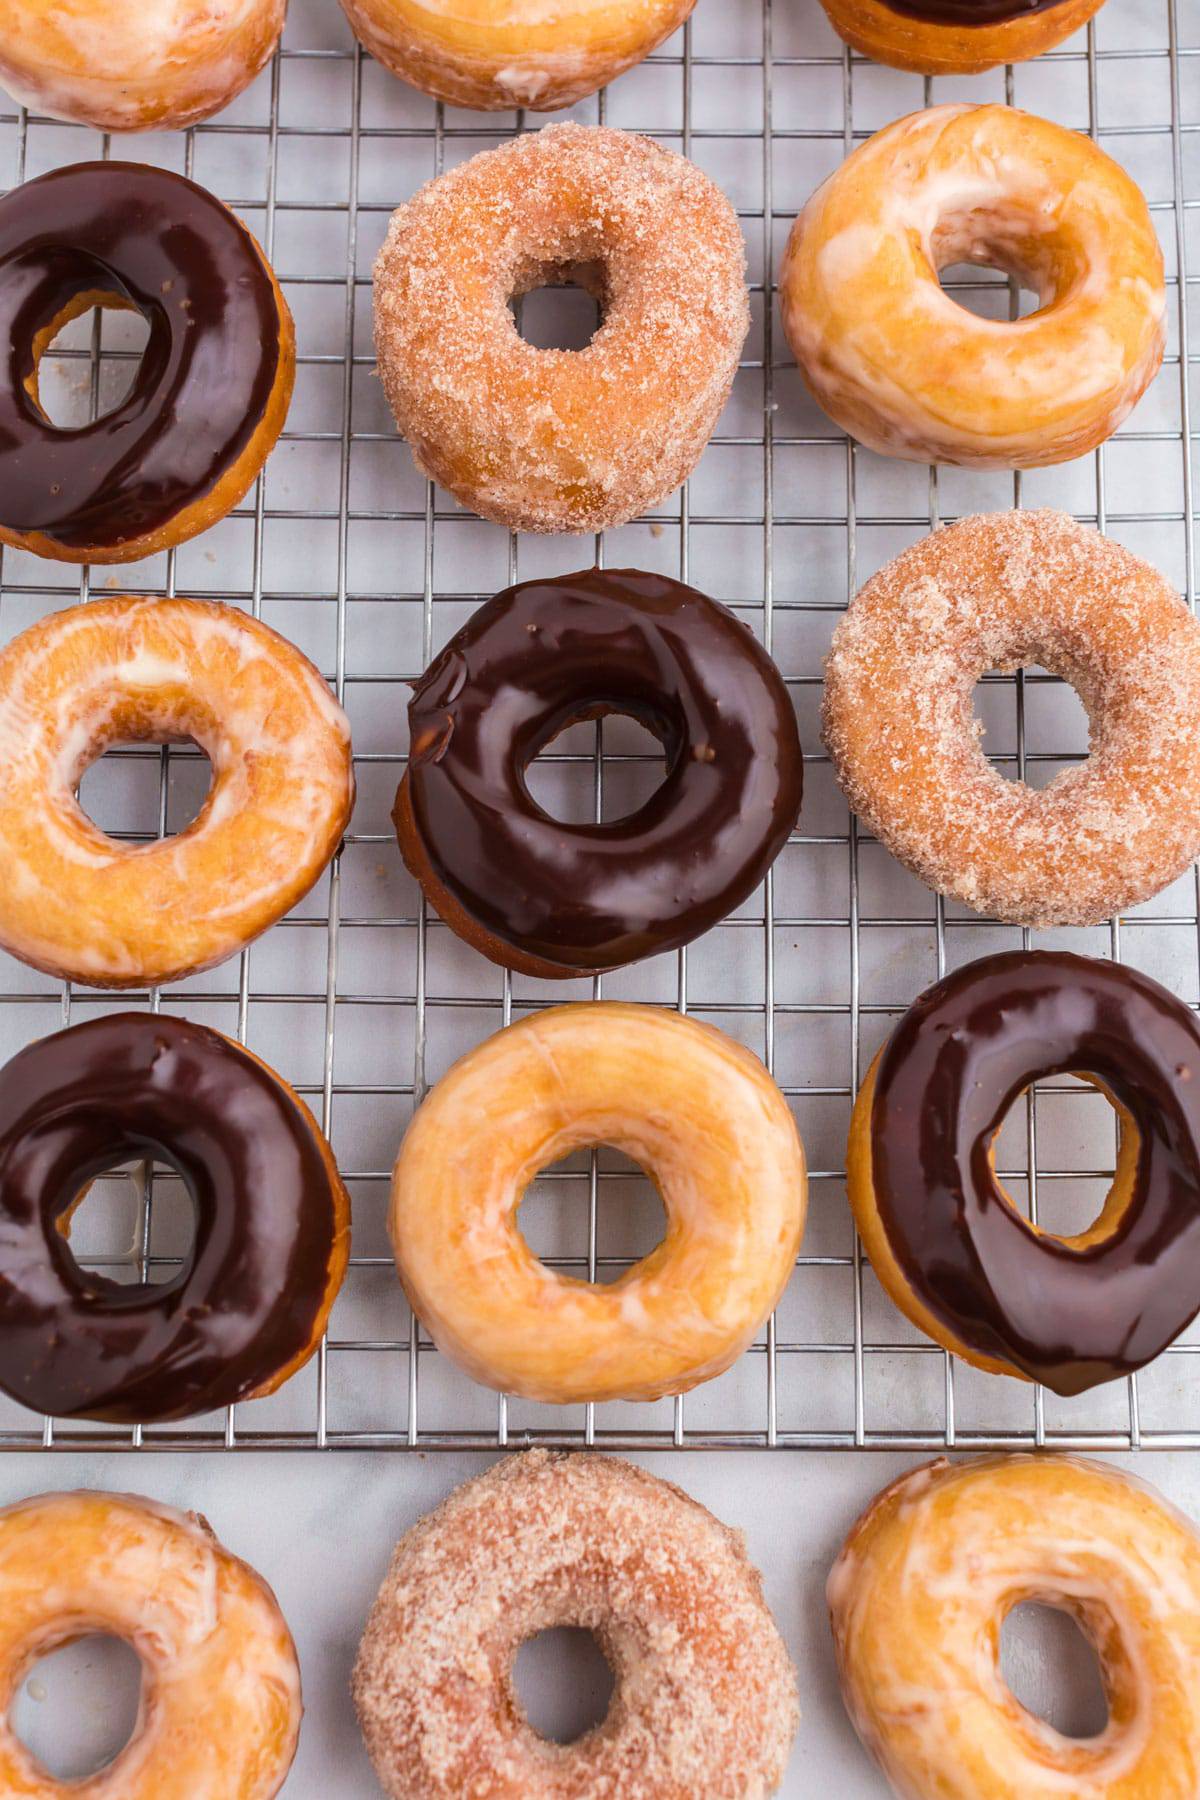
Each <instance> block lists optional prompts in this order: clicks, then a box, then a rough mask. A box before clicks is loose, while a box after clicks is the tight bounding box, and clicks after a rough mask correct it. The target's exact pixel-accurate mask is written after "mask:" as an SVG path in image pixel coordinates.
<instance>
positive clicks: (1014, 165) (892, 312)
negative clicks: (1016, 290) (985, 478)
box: [779, 105, 1166, 469]
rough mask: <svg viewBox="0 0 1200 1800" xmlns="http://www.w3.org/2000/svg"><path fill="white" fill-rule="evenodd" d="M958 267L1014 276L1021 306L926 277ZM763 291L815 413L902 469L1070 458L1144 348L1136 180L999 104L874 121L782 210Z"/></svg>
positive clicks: (1137, 384) (1155, 247)
mask: <svg viewBox="0 0 1200 1800" xmlns="http://www.w3.org/2000/svg"><path fill="white" fill-rule="evenodd" d="M963 262H967V263H979V264H983V265H985V266H988V267H993V268H1000V269H1004V270H1006V271H1007V272H1008V273H1009V274H1011V275H1015V276H1017V277H1018V278H1019V279H1020V280H1021V281H1022V282H1023V284H1024V285H1025V286H1026V287H1030V288H1032V289H1033V290H1034V291H1035V292H1036V294H1037V295H1038V298H1039V301H1040V305H1039V308H1038V310H1037V311H1036V312H1034V313H1031V314H1030V315H1029V316H1028V317H1027V318H1024V319H1017V320H1015V321H1012V322H1009V321H1006V320H996V319H981V318H978V317H976V315H975V314H974V313H971V312H968V311H967V310H966V309H965V308H964V307H962V306H959V305H958V304H957V302H956V301H955V300H954V298H953V296H952V295H950V294H948V293H946V292H945V290H944V289H943V288H942V287H941V285H940V283H939V281H938V274H939V271H940V270H942V269H945V268H947V267H949V266H950V265H952V264H954V263H963ZM779 288H780V302H781V305H782V309H783V325H784V330H785V332H786V333H787V338H788V342H789V343H790V345H791V347H792V350H793V351H794V352H795V356H796V360H797V362H798V363H799V365H800V370H801V373H802V374H803V376H804V379H805V380H806V381H807V383H808V385H809V387H810V388H811V389H812V392H813V394H814V395H815V396H816V398H817V400H819V401H820V403H821V405H822V406H823V407H824V408H825V411H826V412H827V413H828V414H829V416H830V417H831V418H832V419H834V420H836V422H837V423H838V424H839V425H840V426H842V427H843V429H844V430H846V431H848V432H849V433H850V434H851V436H853V437H855V438H857V439H858V440H859V442H860V443H863V444H866V445H867V446H868V448H869V449H872V450H878V451H881V452H882V453H883V455H885V456H899V457H903V458H905V459H907V460H908V461H910V462H945V463H962V464H966V465H968V466H970V467H973V468H1002V469H1008V468H1018V469H1030V468H1039V467H1041V466H1042V465H1043V464H1046V463H1057V462H1065V461H1067V460H1069V459H1070V458H1071V457H1076V456H1083V455H1084V454H1085V453H1086V452H1087V451H1089V450H1094V449H1095V447H1096V445H1097V444H1100V443H1103V441H1104V440H1105V438H1107V437H1109V436H1111V434H1112V433H1113V432H1114V431H1115V430H1116V429H1117V427H1118V425H1120V424H1121V422H1122V420H1123V419H1125V418H1126V416H1127V415H1128V414H1129V413H1130V412H1131V411H1132V409H1133V407H1134V406H1135V404H1136V403H1137V401H1138V400H1139V399H1140V398H1141V395H1142V394H1143V392H1144V391H1145V389H1146V388H1147V387H1148V386H1149V384H1150V382H1151V381H1152V379H1153V378H1154V376H1155V374H1156V373H1157V371H1158V366H1159V364H1160V363H1161V361H1162V355H1163V345H1164V342H1165V312H1166V300H1165V290H1164V287H1163V259H1162V251H1161V250H1160V248H1159V243H1158V238H1157V235H1156V233H1155V230H1154V222H1153V220H1152V219H1151V216H1150V212H1149V209H1148V208H1147V205H1146V202H1145V199H1144V198H1143V196H1142V193H1141V191H1140V189H1139V188H1137V187H1136V186H1135V185H1134V183H1133V182H1132V181H1131V180H1130V178H1129V176H1128V175H1127V174H1126V173H1125V171H1124V170H1123V169H1122V168H1120V166H1119V165H1118V164H1117V163H1115V162H1113V161H1112V159H1111V157H1108V156H1106V155H1105V154H1104V152H1103V151H1102V150H1100V149H1098V148H1097V146H1096V145H1095V144H1093V143H1092V142H1091V141H1090V139H1088V138H1087V137H1084V136H1082V135H1081V134H1080V133H1079V132H1077V131H1069V130H1068V129H1067V128H1066V127H1065V126H1063V125H1054V124H1051V123H1050V122H1049V121H1048V120H1046V119H1039V118H1035V117H1034V116H1033V115H1032V114H1031V113H1023V112H1018V111H1016V110H1015V109H1014V108H1013V107H1009V106H966V105H949V106H935V107H931V108H930V109H929V110H928V111H927V112H921V113H914V114H912V115H911V117H909V118H906V119H900V120H897V122H896V123H895V124H893V125H888V126H886V127H885V128H884V130H882V131H878V132H876V134H875V136H874V137H873V138H871V139H870V140H869V141H868V142H867V143H865V144H863V145H861V146H860V148H859V149H857V150H856V151H855V152H854V154H853V155H852V156H850V157H849V158H848V159H847V161H846V162H845V163H843V164H842V166H841V168H840V169H838V170H837V171H836V173H835V174H833V175H831V176H830V178H829V180H828V181H826V182H825V184H824V186H822V187H820V188H818V189H817V192H816V193H815V194H814V195H813V197H812V199H811V200H810V201H809V202H808V205H807V206H806V207H805V208H804V211H803V212H802V213H801V214H800V217H799V218H798V219H797V221H796V223H795V226H794V227H793V229H792V234H791V237H790V238H789V240H788V246H787V250H786V252H785V254H784V259H783V265H782V268H781V270H780V277H779Z"/></svg>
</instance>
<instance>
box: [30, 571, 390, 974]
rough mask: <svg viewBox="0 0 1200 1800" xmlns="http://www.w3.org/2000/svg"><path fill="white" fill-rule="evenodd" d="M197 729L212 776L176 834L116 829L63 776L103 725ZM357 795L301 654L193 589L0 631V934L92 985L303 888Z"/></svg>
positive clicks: (214, 954)
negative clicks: (158, 837)
mask: <svg viewBox="0 0 1200 1800" xmlns="http://www.w3.org/2000/svg"><path fill="white" fill-rule="evenodd" d="M187 740H194V741H195V742H196V743H197V744H199V745H200V746H201V748H202V749H203V750H205V751H206V752H207V754H208V757H209V760H210V761H211V763H212V769H213V784H212V789H211V791H210V793H209V796H208V798H207V800H206V801H205V803H204V806H203V807H202V808H201V810H200V812H199V814H198V815H197V817H196V818H195V819H194V820H193V822H192V823H191V824H190V825H189V826H188V827H187V829H186V830H185V831H181V832H180V833H179V835H178V836H177V837H172V838H166V839H164V840H162V841H161V842H156V843H151V844H129V843H121V842H119V841H118V840H116V839H115V838H110V837H108V836H106V834H105V833H104V832H102V831H100V830H99V829H98V828H97V827H96V826H95V825H93V823H92V821H91V820H90V819H89V818H88V817H87V815H86V813H84V812H83V810H82V808H81V807H80V805H79V802H78V800H77V798H76V789H77V787H78V785H79V780H80V777H81V776H82V774H83V772H84V770H85V769H86V768H87V767H88V766H89V764H91V763H92V762H94V761H95V760H96V758H97V757H98V756H102V755H103V753H104V751H105V750H106V749H108V748H109V746H110V745H113V744H119V743H127V742H130V741H143V742H151V743H180V742H184V741H187ZM353 803H354V776H353V771H352V767H351V760H350V728H349V726H348V724H347V722H346V717H345V715H344V713H343V712H342V710H341V708H340V707H339V706H338V704H337V702H336V701H335V700H334V698H333V696H332V694H331V693H330V692H329V689H328V687H327V686H326V685H325V682H324V679H323V678H322V676H321V675H320V674H319V672H318V671H317V670H316V669H314V668H313V666H312V664H311V663H310V662H309V661H308V659H307V657H304V656H302V655H301V654H300V652H299V650H297V649H296V648H295V646H294V645H292V644H289V643H288V642H287V639H286V638H282V637H280V636H279V634H278V632H275V631H272V630H271V629H270V627H269V626H267V625H264V624H263V623H262V622H261V620H259V619H254V618H250V617H249V616H248V615H247V614H245V613H242V612H239V611H238V610H237V609H236V608H235V607H231V606H221V605H218V604H217V603H215V602H211V601H200V600H143V599H137V598H133V597H132V596H129V595H114V596H113V597H112V598H111V599H109V598H105V599H103V600H93V601H91V602H89V603H88V604H87V605H86V606H73V607H69V608H68V609H67V610H66V611H65V612H60V613H54V614H51V615H50V617H48V618H45V619H42V620H41V621H40V622H39V623H38V624H36V625H31V626H30V627H29V629H28V630H26V631H23V632H22V633H21V634H20V636H19V637H16V638H14V639H13V640H12V642H11V643H10V644H8V645H7V646H6V647H5V648H4V649H3V650H2V651H0V857H2V859H3V863H4V867H5V869H6V871H7V873H6V876H5V879H4V881H3V882H0V947H2V948H4V949H5V950H8V951H9V952H10V953H11V954H12V955H13V956H18V957H20V959H21V961H22V962H26V963H30V964H32V966H33V967H34V968H35V969H43V970H45V971H46V972H47V973H48V974H51V975H57V976H60V977H63V978H64V979H67V980H71V981H81V982H89V983H91V985H93V986H95V987H110V988H129V987H148V986H153V985H156V984H158V983H163V982H168V981H178V980H181V979H182V978H183V976H185V975H189V974H193V973H195V972H196V971H197V970H200V969H208V968H211V967H212V966H213V965H214V964H215V963H219V962H223V961H224V960H225V958H226V957H229V956H233V955H234V954H235V953H236V952H237V951H239V950H241V949H242V948H243V947H244V946H245V945H246V944H248V943H249V942H250V941H251V939H252V938H255V937H257V936H258V935H259V933H260V932H262V931H265V930H266V928H267V927H268V925H273V924H274V922H275V920H276V919H278V918H280V917H281V916H282V915H283V914H284V913H285V912H287V910H288V908H289V907H291V906H294V905H295V903H296V902H297V900H299V899H301V898H302V896H303V895H305V894H306V893H307V892H308V891H309V889H310V888H311V887H312V885H313V883H314V882H315V881H316V880H317V878H318V877H319V876H320V874H321V872H322V870H323V869H324V868H325V866H326V864H327V863H328V862H329V859H330V858H331V857H332V856H333V854H334V852H335V851H336V849H337V847H338V844H339V842H340V840H341V836H342V833H343V831H344V830H345V828H346V825H347V823H348V821H349V818H350V810H351V807H352V806H353Z"/></svg>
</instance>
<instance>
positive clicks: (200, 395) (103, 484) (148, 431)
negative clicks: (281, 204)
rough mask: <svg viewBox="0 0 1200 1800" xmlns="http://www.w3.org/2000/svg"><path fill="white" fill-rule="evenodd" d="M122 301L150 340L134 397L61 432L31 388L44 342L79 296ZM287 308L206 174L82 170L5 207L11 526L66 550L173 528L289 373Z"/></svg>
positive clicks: (2, 396)
mask: <svg viewBox="0 0 1200 1800" xmlns="http://www.w3.org/2000/svg"><path fill="white" fill-rule="evenodd" d="M94 293H105V294H112V295H117V296H119V297H120V299H122V300H124V301H126V302H128V303H129V304H130V305H132V306H133V307H135V308H136V310H137V311H138V312H140V313H141V314H142V316H143V317H144V318H145V319H146V320H147V322H148V324H149V326H150V337H149V341H148V343H147V345H146V349H145V353H144V355H143V357H142V362H141V367H140V368H139V370H138V374H137V378H136V380H135V381H134V384H133V387H132V389H131V390H130V393H129V395H128V396H127V398H126V399H125V400H124V401H123V402H122V403H121V405H120V406H118V407H117V408H116V410H115V411H114V412H111V413H109V414H108V415H107V416H106V417H105V418H102V419H97V420H96V421H95V422H94V423H93V424H90V425H84V426H82V427H80V428H79V429H72V430H59V429H57V428H56V427H55V426H54V425H52V424H51V423H50V422H49V420H48V419H47V418H46V416H45V414H44V413H43V412H42V411H41V409H40V407H39V406H38V405H37V403H36V402H35V400H34V399H33V396H32V394H31V393H30V392H29V388H28V385H27V384H28V383H29V382H30V381H31V380H32V379H33V376H34V368H35V359H34V339H35V337H36V335H37V334H38V333H39V332H44V331H45V330H46V329H47V328H48V327H50V326H51V325H52V324H53V323H54V321H55V320H56V319H58V318H59V317H61V315H62V313H63V311H64V308H66V307H67V306H68V305H69V304H70V303H71V302H72V301H73V300H75V299H77V298H78V297H79V296H80V295H83V294H94ZM279 333H280V312H279V306H278V303H277V301H276V297H275V292H274V289H273V287H272V283H271V276H270V272H269V271H268V269H267V267H266V265H265V263H264V262H263V259H262V257H261V256H260V255H259V253H258V250H257V248H256V247H255V244H254V241H253V239H252V238H251V236H250V234H249V232H248V231H247V230H246V229H245V227H244V226H243V225H241V224H240V223H239V222H238V220H237V219H235V218H234V216H233V214H232V213H231V212H230V211H229V210H228V209H227V208H226V207H224V206H222V205H221V203H220V201H219V200H216V199H214V197H213V196H212V195H211V194H209V193H206V192H205V190H204V189H203V188H201V187H197V186H196V184H195V182H192V181H186V180H185V179H184V178H183V176H181V175H172V174H170V173H169V172H168V171H167V170H165V169H152V168H144V167H142V166H141V165H140V164H138V163H101V162H95V163H76V164H74V165H73V166H72V167H70V168H65V169H56V170H55V171H54V172H53V173H51V174H49V175H43V176H40V177H39V179H38V180H36V181H29V182H26V183H25V185H24V186H23V187H19V188H16V189H14V190H13V192H12V193H10V194H8V195H7V196H6V197H5V198H4V199H3V200H0V344H3V345H5V346H7V363H6V364H5V366H4V367H3V370H2V372H0V523H2V524H3V525H4V526H5V527H6V528H7V529H8V530H10V531H20V532H33V531H37V532H43V533H45V535H46V536H47V537H50V538H53V539H54V540H55V542H56V543H60V544H62V545H63V546H64V548H69V549H75V550H80V549H87V548H88V547H89V546H96V547H97V548H113V547H116V546H118V545H120V544H122V543H125V542H128V540H129V539H130V538H135V537H141V536H144V535H145V534H146V533H148V532H152V531H155V530H157V529H159V528H160V527H162V526H164V525H167V524H169V523H170V521H171V520H172V519H173V518H174V517H175V516H176V515H177V514H178V513H180V512H182V511H183V510H184V508H185V507H187V506H190V505H191V504H192V503H193V502H195V501H196V500H198V499H201V498H202V497H203V496H204V495H205V494H207V493H208V492H209V490H210V489H211V488H213V487H214V486H215V485H216V483H217V482H218V481H219V480H220V478H221V477H222V476H223V475H224V474H225V473H226V472H227V471H228V470H229V469H230V468H232V466H233V464H234V463H235V462H236V461H237V459H238V457H239V456H240V455H241V453H242V451H243V450H244V449H245V448H246V446H247V444H248V443H249V442H250V440H251V438H252V437H253V435H254V432H255V430H256V429H257V428H258V426H259V424H260V423H261V421H262V415H263V412H264V410H265V408H266V405H267V401H268V399H269V397H270V394H271V390H272V388H273V387H274V384H275V378H276V374H277V372H278V368H279Z"/></svg>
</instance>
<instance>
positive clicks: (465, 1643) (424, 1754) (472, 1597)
mask: <svg viewBox="0 0 1200 1800" xmlns="http://www.w3.org/2000/svg"><path fill="white" fill-rule="evenodd" d="M557 1625H573V1626H576V1627H581V1628H583V1629H585V1630H588V1631H590V1632H592V1634H593V1635H594V1636H595V1638H596V1639H597V1641H598V1642H599V1644H600V1647H601V1649H602V1650H603V1652H604V1654H605V1656H606V1657H607V1658H608V1661H609V1663H610V1664H611V1666H612V1671H613V1674H614V1676H615V1678H616V1686H615V1690H614V1693H613V1698H612V1704H611V1706H610V1708H609V1712H608V1716H607V1718H606V1719H605V1720H604V1721H603V1723H602V1724H600V1725H597V1726H595V1727H594V1728H593V1729H592V1730H591V1731H588V1732H586V1733H585V1734H584V1736H583V1737H581V1738H579V1739H577V1740H576V1742H574V1743H572V1744H567V1745H559V1744H554V1743H551V1742H549V1741H548V1740H547V1739H546V1738H543V1737H541V1736H540V1735H539V1734H538V1733H537V1732H536V1731H535V1730H534V1728H533V1726H532V1725H531V1724H530V1723H529V1720H528V1719H527V1718H526V1716H525V1712H524V1708H523V1707H522V1705H521V1701H520V1698H519V1696H518V1694H517V1692H516V1688H515V1686H514V1683H513V1661H514V1658H515V1656H516V1653H517V1650H518V1649H519V1647H520V1646H521V1644H522V1643H523V1642H525V1641H526V1640H527V1639H529V1638H531V1637H535V1636H536V1635H537V1634H538V1633H539V1632H541V1631H545V1630H547V1629H550V1628H551V1627H554V1626H557ZM353 1690H354V1701H355V1705H356V1707H357V1709H358V1717H359V1722H360V1723H361V1725H362V1729H363V1735H364V1737H365V1739H366V1744H367V1750H368V1752H369V1754H370V1757H371V1760H372V1762H373V1763H374V1765H375V1772H376V1774H377V1776H378V1777H379V1780H380V1782H381V1783H382V1785H383V1789H384V1792H385V1793H387V1794H389V1795H392V1796H394V1800H475V1797H476V1796H482V1795H485V1794H486V1795H487V1796H489V1800H539V1796H545V1797H546V1800H551V1796H553V1800H599V1797H600V1796H603V1797H604V1800H730V1797H731V1796H733V1795H736V1796H737V1800H763V1797H764V1796H765V1795H767V1794H769V1793H772V1792H774V1789H775V1787H776V1785H777V1783H778V1782H779V1781H780V1780H781V1778H782V1776H783V1770H784V1766H785V1764H786V1762H787V1756H788V1751H789V1749H790V1747H791V1742H792V1738H793V1736H794V1734H795V1730H796V1721H797V1717H798V1713H797V1707H796V1677H795V1672H794V1670H793V1669H792V1666H791V1663H790V1661H789V1660H788V1654H787V1651H786V1649H785V1648H784V1645H783V1641H782V1639H781V1638H780V1636H779V1632H778V1630H777V1629H776V1626H775V1622H774V1620H773V1619H772V1617H771V1614H770V1611H769V1610H768V1607H767V1603H766V1601H765V1599H764V1598H763V1589H762V1579H761V1577H760V1575H759V1573H758V1571H757V1569H755V1568H754V1567H753V1565H752V1564H751V1563H750V1562H749V1561H748V1560H747V1557H746V1552H745V1547H744V1545H743V1542H742V1539H741V1536H740V1534H738V1533H736V1532H733V1531H730V1530H729V1529H728V1527H726V1526H724V1525H722V1524H721V1523H720V1522H719V1520H717V1519H714V1517H713V1515H712V1514H711V1513H710V1512H707V1511H706V1510H705V1508H704V1507H702V1506H700V1505H699V1504H698V1503H697V1502H696V1501H695V1500H692V1499H690V1498H689V1497H688V1495H687V1494H685V1493H683V1492H682V1491H681V1490H680V1489H679V1488H677V1487H672V1486H670V1485H669V1484H668V1483H667V1482H665V1481H657V1480H656V1479H655V1478H654V1476H653V1475H648V1474H646V1472H645V1470H643V1469H638V1468H635V1467H634V1466H633V1465H632V1464H631V1463H626V1462H618V1461H617V1460H616V1459H615V1458H613V1457H608V1456H596V1455H592V1454H588V1455H586V1456H561V1455H560V1456H556V1455H551V1454H549V1453H548V1452H546V1451H544V1450H529V1451H527V1452H526V1453H525V1454H524V1455H523V1456H513V1457H510V1458H509V1459H508V1460H507V1461H506V1462H502V1463H500V1464H499V1465H498V1466H497V1467H495V1468H493V1469H489V1470H488V1472H487V1474H485V1475H480V1476H478V1477H477V1478H476V1479H475V1480H474V1481H468V1482H467V1483H466V1484H465V1486H463V1487H460V1488H458V1489H456V1491H455V1492H454V1493H453V1494H451V1495H450V1498H449V1499H448V1500H445V1501H443V1503H442V1504H441V1506H439V1507H438V1508H437V1510H436V1511H435V1512H432V1513H429V1514H428V1515H427V1516H426V1517H425V1518H424V1519H422V1520H420V1521H419V1522H418V1524H416V1525H415V1526H413V1528H412V1530H411V1531H409V1532H408V1533H407V1535H406V1536H405V1537H403V1538H401V1540H400V1543H399V1544H398V1545H397V1547H396V1553H395V1555H394V1556H393V1558H392V1564H391V1568H390V1569H389V1570H388V1573H387V1576H386V1578H385V1580H384V1583H383V1586H382V1588H381V1589H380V1591H379V1596H378V1598H377V1600H376V1601H375V1605H374V1607H373V1608H372V1610H371V1615H370V1618H369V1619H368V1620H367V1628H366V1631H365V1633H364V1634H363V1640H362V1646H361V1648H360V1650H359V1653H358V1661H357V1664H356V1666H355V1670H354V1682H353Z"/></svg>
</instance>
